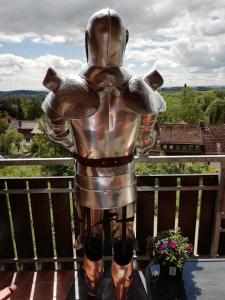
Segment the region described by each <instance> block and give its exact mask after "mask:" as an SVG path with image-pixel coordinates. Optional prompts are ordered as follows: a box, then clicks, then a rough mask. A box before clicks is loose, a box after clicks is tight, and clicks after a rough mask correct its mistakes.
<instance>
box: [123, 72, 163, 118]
mask: <svg viewBox="0 0 225 300" xmlns="http://www.w3.org/2000/svg"><path fill="white" fill-rule="evenodd" d="M123 101H124V102H125V103H126V105H127V107H129V108H130V109H131V110H133V111H134V112H136V113H139V114H142V115H145V114H151V115H155V114H157V113H159V111H160V107H161V104H162V101H163V99H162V97H161V95H160V94H159V93H158V92H156V91H153V90H152V88H151V87H150V86H149V85H148V84H147V83H146V82H145V81H144V79H143V78H142V77H132V78H131V80H130V81H129V83H128V85H127V86H126V88H125V89H124V91H123Z"/></svg>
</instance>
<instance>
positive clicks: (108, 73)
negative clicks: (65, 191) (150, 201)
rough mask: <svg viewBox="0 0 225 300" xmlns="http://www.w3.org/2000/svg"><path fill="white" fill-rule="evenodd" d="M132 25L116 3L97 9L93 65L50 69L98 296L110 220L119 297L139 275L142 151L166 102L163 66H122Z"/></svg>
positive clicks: (58, 128) (52, 125) (89, 274)
mask: <svg viewBox="0 0 225 300" xmlns="http://www.w3.org/2000/svg"><path fill="white" fill-rule="evenodd" d="M127 41H128V31H127V30H126V29H125V27H124V25H123V21H122V20H121V18H120V16H119V15H118V14H117V13H116V12H115V11H114V10H111V9H104V10H101V11H98V12H96V13H95V14H94V15H93V16H92V17H91V18H90V20H89V22H88V25H87V31H86V35H85V43H86V54H87V61H88V64H87V66H86V67H85V68H84V69H83V70H82V71H81V72H80V74H79V75H78V76H76V77H75V78H74V79H66V80H62V79H61V78H60V77H59V76H58V75H57V73H56V72H55V71H54V70H52V69H49V70H48V72H47V74H46V76H45V79H44V82H43V83H44V85H45V86H46V87H47V88H49V89H50V90H51V92H50V93H49V94H48V96H47V97H46V99H45V101H44V103H43V110H44V112H45V114H46V116H47V119H48V122H47V124H46V128H47V132H48V134H49V137H50V138H51V139H53V140H54V141H56V142H58V143H61V144H63V145H64V146H65V147H66V148H68V149H69V150H70V151H72V152H73V153H74V155H75V159H76V176H75V190H76V195H77V211H78V216H79V219H80V224H81V236H80V238H79V239H78V240H77V241H76V246H77V248H78V247H79V246H82V247H83V248H84V260H83V268H84V271H85V274H86V279H87V284H88V292H89V294H91V295H96V293H97V286H98V279H99V278H100V277H101V275H102V272H103V250H102V249H103V242H104V236H103V231H102V224H103V222H104V219H105V218H104V212H105V211H107V212H108V214H107V215H108V218H110V222H111V234H112V246H113V262H112V279H113V282H114V285H115V299H116V300H119V299H125V297H126V293H127V291H128V289H129V286H130V283H131V277H132V256H133V249H134V248H135V237H134V233H133V218H134V213H135V201H136V177H135V172H134V151H135V147H136V146H137V150H138V151H139V152H146V151H148V150H149V148H150V147H151V146H152V144H153V143H154V139H155V135H154V130H153V127H154V122H155V120H156V116H157V114H158V113H159V112H160V111H164V110H165V102H164V100H163V99H162V97H161V96H160V95H159V93H158V92H157V91H155V89H157V88H158V87H159V86H161V85H162V83H163V80H162V77H161V76H160V74H159V73H158V72H157V71H154V72H153V73H150V74H148V75H146V76H145V77H144V78H142V77H138V76H133V75H131V74H130V72H129V71H127V70H126V69H125V68H123V67H122V60H123V55H124V51H125V47H126V43H127Z"/></svg>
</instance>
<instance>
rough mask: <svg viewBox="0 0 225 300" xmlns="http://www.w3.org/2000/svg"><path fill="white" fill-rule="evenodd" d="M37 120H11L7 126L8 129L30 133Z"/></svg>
mask: <svg viewBox="0 0 225 300" xmlns="http://www.w3.org/2000/svg"><path fill="white" fill-rule="evenodd" d="M38 122H39V121H38V120H15V119H13V120H12V121H11V122H10V124H9V129H17V130H18V129H20V130H30V131H32V130H33V129H34V128H35V127H36V126H37V125H38Z"/></svg>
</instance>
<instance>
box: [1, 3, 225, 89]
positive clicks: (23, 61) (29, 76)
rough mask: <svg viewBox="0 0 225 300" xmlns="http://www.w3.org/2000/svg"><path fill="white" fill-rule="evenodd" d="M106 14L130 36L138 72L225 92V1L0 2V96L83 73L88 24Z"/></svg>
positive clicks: (129, 58)
mask: <svg viewBox="0 0 225 300" xmlns="http://www.w3.org/2000/svg"><path fill="white" fill-rule="evenodd" d="M106 7H109V8H112V9H114V10H116V11H117V12H118V13H119V14H120V16H121V17H122V18H123V20H124V23H125V25H126V27H127V29H128V30H129V36H130V38H129V42H128V44H127V48H126V52H125V56H124V66H125V67H127V68H128V69H129V70H130V71H131V72H132V73H134V74H137V75H144V74H146V73H148V72H149V71H151V70H154V69H157V70H158V71H159V72H160V73H161V75H162V76H163V78H164V86H166V87H169V86H183V85H184V84H185V83H186V84H187V85H191V86H197V85H225V0H214V1H212V0H142V1H141V0H140V1H137V0H129V1H128V0H113V1H110V0H108V1H103V0H102V1H99V0H89V1H87V0H86V1H85V0H54V1H52V0H39V1H37V0H19V1H15V0H14V1H12V0H1V1H0V90H15V89H33V90H44V87H43V86H42V81H43V78H44V76H45V73H46V71H47V69H48V68H49V67H52V68H54V69H55V70H56V71H57V72H58V73H59V74H61V76H62V77H68V76H69V77H70V76H73V75H75V74H79V72H80V70H81V69H82V67H84V66H85V64H86V57H85V50H84V33H85V30H86V24H87V21H88V19H89V17H90V16H91V15H92V14H93V13H94V12H96V11H98V10H100V9H103V8H106Z"/></svg>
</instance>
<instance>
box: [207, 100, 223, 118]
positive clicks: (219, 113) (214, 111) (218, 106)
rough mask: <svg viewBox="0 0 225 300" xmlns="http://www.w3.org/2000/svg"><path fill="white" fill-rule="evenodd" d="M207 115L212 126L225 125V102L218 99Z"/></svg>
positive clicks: (211, 105) (210, 106) (209, 108)
mask: <svg viewBox="0 0 225 300" xmlns="http://www.w3.org/2000/svg"><path fill="white" fill-rule="evenodd" d="M206 114H207V115H208V117H209V121H210V124H223V123H225V100H222V99H216V100H215V101H213V102H212V103H211V104H210V105H209V107H208V109H207V111H206Z"/></svg>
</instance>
